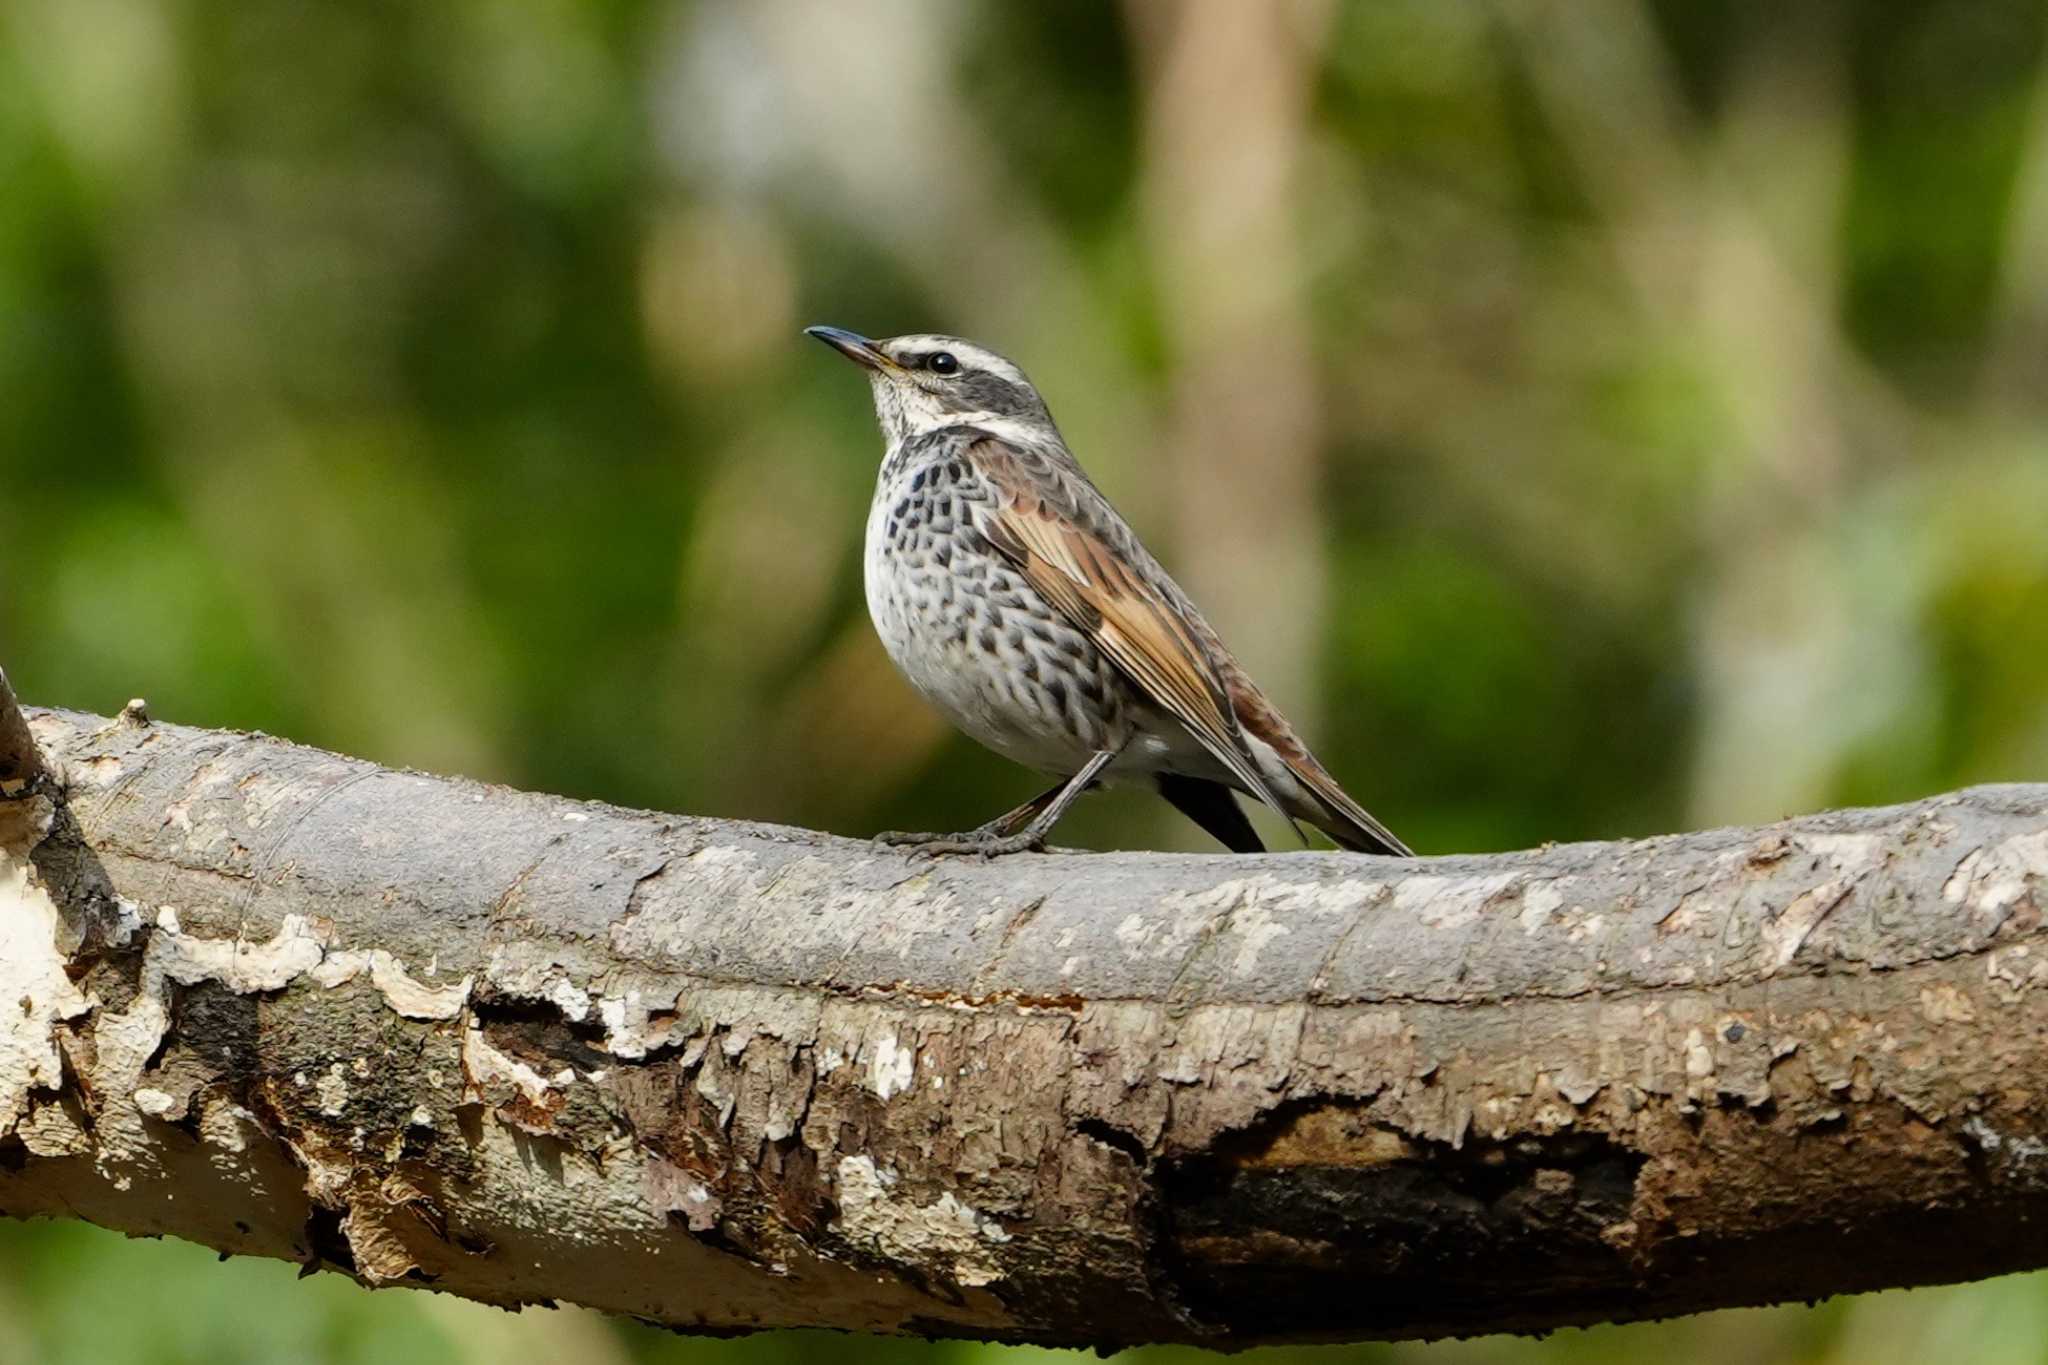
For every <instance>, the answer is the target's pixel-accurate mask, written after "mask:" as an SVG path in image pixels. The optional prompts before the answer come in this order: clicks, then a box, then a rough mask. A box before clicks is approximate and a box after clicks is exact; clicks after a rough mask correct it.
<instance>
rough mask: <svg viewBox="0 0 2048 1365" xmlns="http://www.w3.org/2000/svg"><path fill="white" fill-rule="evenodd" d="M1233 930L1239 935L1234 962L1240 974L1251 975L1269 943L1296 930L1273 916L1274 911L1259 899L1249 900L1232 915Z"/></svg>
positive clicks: (1231, 926)
mask: <svg viewBox="0 0 2048 1365" xmlns="http://www.w3.org/2000/svg"><path fill="white" fill-rule="evenodd" d="M1230 928H1231V932H1232V933H1233V934H1235V935H1236V936H1237V937H1238V940H1239V942H1238V945H1237V958H1236V961H1235V962H1234V963H1232V967H1233V969H1234V970H1235V971H1236V973H1237V974H1238V975H1239V976H1249V975H1250V974H1251V973H1252V972H1253V971H1255V970H1257V968H1258V965H1259V954H1260V953H1261V952H1263V951H1264V950H1265V947H1266V945H1267V944H1268V943H1271V942H1272V941H1273V940H1274V939H1276V938H1279V937H1280V936H1281V935H1283V934H1290V933H1292V932H1294V931H1293V930H1292V929H1290V928H1288V926H1287V925H1285V924H1282V923H1281V922H1280V921H1279V920H1277V919H1275V918H1274V917H1273V912H1272V911H1270V910H1268V909H1267V908H1266V907H1265V905H1263V904H1262V903H1260V902H1258V901H1248V902H1246V903H1245V905H1244V907H1243V908H1242V909H1240V910H1239V911H1238V912H1237V913H1236V914H1234V915H1232V916H1231V917H1230Z"/></svg>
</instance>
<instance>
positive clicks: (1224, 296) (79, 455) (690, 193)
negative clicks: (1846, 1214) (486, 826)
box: [0, 0, 2048, 1362]
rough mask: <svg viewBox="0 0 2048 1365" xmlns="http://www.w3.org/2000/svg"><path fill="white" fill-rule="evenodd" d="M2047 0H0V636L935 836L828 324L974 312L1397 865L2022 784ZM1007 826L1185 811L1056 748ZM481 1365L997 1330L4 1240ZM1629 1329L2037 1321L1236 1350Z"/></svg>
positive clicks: (2032, 1325)
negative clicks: (881, 619)
mask: <svg viewBox="0 0 2048 1365" xmlns="http://www.w3.org/2000/svg"><path fill="white" fill-rule="evenodd" d="M2044 35H2048V10H2044V6H2043V5H2042V4H2040V3H2012V2H2010V0H1988V2H1987V3H1978V4H1953V5H1940V4H1928V3H1922V2H1921V0H1912V2H1911V3H1881V4H1880V3H1869V4H1860V5H1859V4H1848V3H1818V4H1810V5H1808V4H1802V5H1794V6H1787V5H1780V4H1767V3H1754V4H1728V3H1703V2H1699V0H1671V2H1670V3H1650V4H1637V3H1629V2H1628V0H1574V2H1573V3H1542V4H1539V3H1529V4H1510V3H1501V4H1470V5H1463V4H1443V3H1440V0H1389V2H1385V3H1379V2H1375V3H1362V4H1339V3H1296V4H1282V3H1274V4H1234V3H1230V2H1229V0H1211V2H1210V3H1194V4H1190V5H1186V6H1177V5H1167V4H1153V3H1145V2H1144V0H1131V3H1128V4H1124V5H1121V6H1113V5H1097V4H1086V3H1080V0H1066V2H1064V3H1033V4H1018V3H999V2H998V0H985V2H984V3H971V4H970V3H953V2H951V0H926V2H925V3H912V2H911V0H890V2H889V3H866V2H865V0H859V2H856V0H844V2H843V3H827V0H817V3H795V2H794V0H790V2H787V3H784V2H779V0H769V2H767V3H743V0H725V2H724V3H701V4H689V3H672V4H659V5H643V4H627V3H580V2H578V0H532V2H531V3H510V0H503V2H499V0H437V2H436V3H429V4H415V3H396V2H395V0H394V2H392V3H349V4H341V3H332V4H329V3H299V2H293V0H0V660H4V661H5V663H6V665H7V667H8V668H9V671H10V674H11V675H12V676H13V677H14V679H15V681H16V684H17V686H18V687H19V688H20V689H21V691H22V692H23V693H24V694H25V695H26V696H27V697H28V698H30V699H31V700H33V701H35V702H40V703H48V704H58V705H65V706H73V707H80V708H85V709H92V710H99V711H111V710H113V709H115V708H117V707H119V706H120V705H121V703H122V702H124V701H125V700H127V699H128V698H129V697H131V696H135V695H143V696H146V697H148V699H149V701H150V703H151V705H152V707H153V709H154V710H155V711H156V713H157V714H159V715H161V716H163V717H166V718H169V719H174V720H178V721H183V722H190V723H196V724H206V725H227V726H239V727H247V728H261V729H265V730H269V731H273V732H276V733H279V734H283V735H288V736H290V737H292V738H295V739H300V740H303V741H306V742H309V743H313V744H319V745H325V746H328V747H332V748H337V749H341V750H345V751H348V752H351V753H355V754H360V755H364V756H367V757H371V758H375V759H378V760H381V761H384V762H387V763H392V764H407V765H411V766H415V767H420V768H425V769H432V770H440V771H449V772H460V773H465V774H469V775H472V776H477V777H483V778H488V779H492V780H498V781H504V782H509V783H514V784H518V785H521V786H528V787H538V788H544V789H547V790H552V791H557V792H564V793H568V794H573V795H579V796H591V797H603V798H606V799H609V800H613V801H617V802H621V803H625V804H629V805H644V806H654V807H661V808H667V809H674V810H686V811H693V812H701V813H706V814H713V815H726V816H744V817H754V818H762V819H771V820H776V821H782V822H788V823H794V824H803V825H811V826H821V827H824V828H828V829H833V830H838V831H842V832H846V833H862V832H867V831H871V830H873V829H875V828H878V827H883V826H895V827H913V828H933V827H959V826H962V825H967V824H973V823H977V822H978V821H980V820H981V819H983V818H985V817H986V816H988V815H990V814H993V813H994V812H995V811H997V810H1000V809H1003V808H1005V807H1007V806H1008V805H1010V804H1012V803H1013V802H1014V801H1016V800H1019V799H1021V798H1022V797H1023V796H1025V795H1028V794H1029V793H1030V792H1031V791H1033V790H1034V789H1035V786H1034V782H1033V779H1032V778H1031V777H1030V775H1028V774H1024V773H1022V772H1019V771H1017V770H1015V769H1012V768H1010V767H1008V766H1006V765H1005V764H1004V763H1002V762H1001V761H1000V760H998V759H995V758H993V757H991V756H989V755H986V754H983V753H981V752H980V751H978V750H976V749H975V748H974V747H973V746H972V745H971V744H969V743H967V742H966V741H964V740H961V739H959V738H957V737H954V736H952V735H951V734H950V733H949V732H948V731H947V730H946V729H945V728H944V727H943V725H941V724H940V723H939V722H938V721H937V720H935V719H934V718H933V717H932V716H931V715H930V714H929V713H928V712H927V711H926V710H925V709H924V708H923V707H922V706H921V705H919V704H918V703H917V702H916V701H915V699H914V698H913V697H912V696H911V695H910V694H909V692H908V691H907V689H906V688H905V687H904V686H903V685H902V684H901V683H900V681H898V680H897V678H896V677H895V675H894V674H893V672H892V671H891V670H890V668H889V666H888V664H887V662H886V660H885V659H884V658H883V656H882V655H881V653H880V651H879V649H878V647H877V646H876V644H875V642H874V640H873V638H872V634H871V632H870V630H869V628H868V625H867V622H866V619H865V614H864V612H863V610H862V608H861V595H860V588H859V545H858V542H859V537H860V531H861V527H862V524H863V521H864V518H865V508H866V500H867V496H868V492H869V488H870V485H871V482H872V478H873V469H874V464H875V461H876V458H877V455H878V453H879V452H878V442H877V439H876V436H875V434H874V430H873V427H872V421H871V417H870V414H869V411H868V406H867V401H866V396H865V393H864V391H863V386H862V385H861V384H860V383H859V381H858V379H857V377H856V376H855V375H854V374H853V373H851V372H850V371H849V370H848V368H847V367H846V366H845V365H844V364H843V362H840V361H838V360H836V359H834V358H833V357H832V356H831V355H829V354H828V353H827V352H825V351H823V350H822V349H820V348H818V347H817V346H816V345H815V344H814V343H810V342H807V341H805V340H803V339H802V338H801V336H800V335H799V329H800V328H801V327H802V326H803V325H805V324H807V323H812V322H830V323H836V324H839V325H843V326H848V327H853V328H856V329H859V330H863V331H870V332H875V333H888V332H896V331H912V330H926V329H932V330H944V331H952V332H959V333H962V334H965V335H969V336H973V337H975V338H976V339H978V340H982V341H984V342H986V343H988V344H990V345H993V346H995V347H996V348H997V349H999V350H1003V351H1005V352H1007V353H1008V354H1011V355H1013V356H1014V357H1016V358H1017V359H1018V360H1019V361H1020V363H1022V364H1023V365H1024V366H1025V367H1026V368H1027V369H1029V370H1030V371H1031V372H1032V374H1033V375H1034V377H1035V378H1036V379H1037V380H1038V381H1039V383H1040V386H1041V387H1042V388H1043V389H1044V390H1045V392H1046V394H1047V396H1048V398H1049V399H1050V401H1051V403H1052V406H1053V409H1054V411H1055V412H1056V413H1057V414H1058V415H1059V417H1060V420H1061V422H1062V425H1063V426H1064V428H1065V430H1066V433H1067V435H1068V437H1069V438H1070V440H1071V441H1072V442H1073V444H1074V446H1075V447H1076V449H1077V450H1078V452H1079V453H1080V455H1081V457H1082V459H1083V460H1084V462H1086V463H1087V464H1088V465H1089V467H1090V468H1091V470H1092V471H1093V472H1094V474H1095V475H1096V477H1097V479H1098V481H1099V482H1100V483H1101V484H1102V485H1103V487H1104V488H1105V489H1106V490H1107V491H1108V492H1109V494H1110V495H1111V497H1112V498H1113V499H1115V500H1116V501H1117V503H1118V504H1119V505H1120V506H1121V507H1122V508H1123V509H1124V510H1125V512H1126V513H1127V514H1128V515H1129V516H1130V517H1131V518H1132V520H1133V521H1134V522H1135V523H1136V524H1137V525H1138V526H1139V528H1140V529H1141V531H1142V532H1143V533H1144V534H1145V535H1146V537H1147V539H1148V540H1149V542H1150V543H1151V544H1152V545H1153V547H1154V548H1155V549H1156V550H1157V551H1158V552H1159V553H1160V555H1161V556H1162V558H1164V559H1165V560H1166V561H1167V562H1168V563H1169V564H1170V565H1171V566H1173V568H1174V569H1175V571H1176V573H1177V574H1178V575H1179V576H1180V577H1181V579H1182V581H1183V582H1184V583H1185V584H1186V585H1187V586H1188V587H1189V588H1190V590H1191V591H1192V592H1193V593H1194V595H1195V597H1196V599H1197V600H1198V601H1200V602H1202V603H1203V605H1204V607H1205V609H1207V610H1208V612H1209V614H1210V616H1211V617H1212V618H1213V619H1214V620H1215V622H1216V624H1217V625H1218V627H1219V628H1220V629H1221V630H1222V633H1223V634H1224V636H1225V637H1226V638H1227V639H1229V640H1231V641H1232V642H1233V644H1234V646H1235V647H1236V649H1237V651H1238V652H1239V653H1240V654H1241V655H1242V656H1243V657H1244V658H1245V660H1246V662H1247V664H1248V665H1249V666H1250V668H1251V669H1252V671H1253V672H1254V673H1255V674H1256V675H1257V676H1259V677H1260V678H1261V680H1262V681H1263V682H1264V683H1265V684H1266V685H1267V687H1268V689H1269V690H1270V691H1271V692H1272V693H1273V694H1274V695H1275V697H1276V699H1277V700H1279V702H1280V703H1281V704H1282V706H1283V707H1284V708H1285V709H1286V710H1288V711H1289V713H1290V714H1291V715H1292V716H1293V718H1294V719H1295V720H1296V722H1297V723H1298V725H1299V726H1300V727H1301V728H1302V729H1303V730H1304V731H1305V732H1306V733H1308V734H1309V735H1310V736H1311V737H1312V738H1313V739H1314V741H1315V743H1316V745H1317V748H1318V749H1319V751H1320V752H1321V754H1322V756H1323V758H1324V760H1325V761H1326V762H1327V763H1328V765H1329V766H1330V767H1331V768H1332V769H1333V770H1334V771H1335V772H1336V773H1337V774H1339V776H1340V777H1341V778H1342V779H1343V780H1344V781H1345V782H1346V784H1347V785H1348V786H1349V787H1350V788H1351V789H1352V790H1353V791H1354V793H1355V794H1357V795H1358V796H1359V797H1360V798H1361V799H1362V800H1364V801H1365V802H1366V803H1367V804H1368V805H1370V806H1371V807H1372V808H1373V809H1374V810H1375V811H1376V812H1377V813H1378V814H1380V815H1381V816H1383V817H1384V818H1385V819H1386V820H1387V821H1388V822H1389V823H1390V824H1391V825H1392V826H1393V827H1394V828H1395V829H1396V830H1397V831H1398V832H1400V833H1401V834H1402V835H1403V836H1404V837H1406V838H1407V839H1408V840H1409V841H1410V842H1412V843H1413V844H1415V845H1416V846H1417V847H1418V848H1419V849H1421V850H1423V851H1424V852H1445V851H1452V850H1468V849H1499V848H1513V847H1518V846H1524V845H1528V844H1532V843H1535V842H1540V841H1542V840H1546V839H1556V840H1569V839H1583V838H1601V837H1611V836H1625V835H1633V834H1647V833H1651V832H1657V831H1664V830H1670V829H1677V828H1686V827H1692V826H1698V825H1702V824H1709V823H1717V822H1731V821H1753V820H1768V819H1772V818H1775V817H1777V816H1779V815H1782V814H1786V813H1791V812H1797V811H1803V810H1809V809H1813V808H1816V807H1819V806H1823V805H1829V804H1840V803H1869V802H1884V801H1893V800H1904V799H1908V798H1912V797H1917V796H1921V795H1925V794H1928V793H1931V792H1936V791H1940V790H1944V789H1948V788H1952V787H1956V786H1959V785H1963V784H1966V783H1971V782H1980V781H1992V780H2010V779H2040V778H2042V777H2043V776H2044V775H2048V687H2044V685H2043V680H2042V678H2043V661H2044V659H2048V64H2044V53H2048V44H2044ZM1268 828H1269V829H1270V828H1271V826H1268ZM1061 839H1062V841H1063V842H1071V843H1078V844H1086V845H1090V846H1097V847H1129V846H1145V847H1185V848H1200V847H1202V846H1203V840H1202V838H1201V836H1200V835H1199V834H1197V833H1194V832H1193V831H1191V830H1189V829H1186V828H1184V827H1182V826H1181V825H1179V824H1177V823H1176V817H1173V816H1172V815H1171V813H1170V812H1166V811H1164V810H1163V809H1159V808H1156V803H1153V802H1149V801H1148V800H1147V799H1145V798H1142V797H1139V796H1133V795H1118V794H1112V795H1109V796H1103V797H1096V798H1091V799H1090V800H1089V801H1087V802H1084V803H1083V804H1082V806H1081V808H1080V809H1079V810H1078V811H1077V812H1076V814H1075V815H1074V816H1073V817H1072V818H1071V819H1070V821H1069V822H1068V823H1067V824H1066V825H1064V826H1063V827H1062V829H1061ZM511 1350H516V1351H520V1352H523V1353H528V1354H531V1355H533V1356H534V1357H536V1358H578V1359H585V1360H590V1361H607V1360H628V1359H632V1360H667V1359H676V1360H681V1359H684V1358H690V1359H702V1360H706V1361H717V1360H742V1359H744V1360H769V1359H799V1358H804V1357H807V1356H811V1355H815V1354H820V1353H823V1352H825V1351H828V1350H829V1351H831V1352H833V1353H841V1354H845V1355H848V1356H857V1357H858V1358H861V1359H875V1360H884V1359H886V1360H895V1359H911V1358H922V1359H939V1358H944V1359H947V1360H960V1361H968V1360H976V1361H980V1360H990V1361H993V1360H995V1359H996V1358H998V1357H999V1356H1002V1355H1003V1354H1004V1353H1003V1352H1001V1351H999V1350H997V1349H995V1348H984V1347H978V1346H971V1345H958V1346H937V1347H924V1346H919V1345H915V1344H905V1343H891V1342H866V1341H858V1340H853V1339H846V1338H831V1337H805V1336H790V1337H764V1338H759V1339H755V1340H751V1341H741V1342H724V1343H721V1342H693V1341H688V1340H684V1339H681V1338H671V1337H667V1336H663V1335H661V1334H657V1333H654V1332H650V1331H647V1330H645V1329H641V1328H636V1327H631V1326H627V1325H622V1324H613V1323H610V1322H609V1321H607V1320H605V1319H602V1318H599V1317H596V1316H594V1315H591V1314H587V1313H576V1312H563V1313H556V1314H545V1313H527V1314H524V1315H521V1316H518V1317H513V1316H509V1315H505V1314H500V1313H497V1312H495V1311H494V1310H489V1309H482V1308H477V1307H474V1306H471V1305H467V1304H462V1303H458V1302H455V1301H452V1300H447V1299H443V1298H440V1297H438V1296H432V1295H422V1294H408V1293H398V1292H391V1293H380V1294H374V1295H372V1294H367V1293H364V1292H362V1291H360V1290H357V1289H356V1288H354V1287H353V1286H352V1285H351V1284H349V1283H348V1282H346V1281H343V1280H341V1279H339V1278H337V1277H334V1276H318V1277H315V1278H313V1279H310V1280H306V1281H302V1282H295V1281H294V1280H293V1279H292V1272H291V1269H290V1268H289V1267H284V1266H277V1265H267V1264H255V1263H230V1264H227V1265H216V1264H214V1263H213V1260H212V1258H211V1257H210V1256H209V1255H208V1254H207V1253H205V1252H203V1251H201V1250H199V1249H196V1248H192V1247H185V1246H174V1245H168V1244H150V1243H130V1242H126V1241H124V1240H122V1239H120V1238H118V1237H116V1236H113V1235H111V1234H107V1233H102V1232H97V1231H95V1230H92V1229H87V1228H82V1227H64V1226H45V1225H36V1226H21V1225H9V1226H5V1227H4V1228H0V1361H9V1362H11V1361H17V1360H18V1361H30V1360H52V1361H72V1360H77V1361H87V1360H92V1361H107V1360H112V1361H127V1360H134V1361H165V1362H169V1361H182V1360H194V1361H197V1360H207V1361H216V1360H239V1359H248V1360H277V1359H334V1360H348V1359H357V1358H362V1359H372V1358H374V1359H378V1360H394V1361H395V1360H411V1359H420V1360H437V1361H445V1360H451V1359H460V1358H472V1357H473V1358H477V1359H482V1358H484V1357H485V1356H486V1355H487V1354H489V1353H494V1352H504V1351H511ZM1650 1352H1655V1353H1657V1354H1660V1355H1662V1356H1664V1357H1665V1358H1668V1359H1676V1360H1684V1359H1695V1358H1696V1359H1716V1360H1718V1359H1728V1358H1735V1359H1745V1360H1759V1361H1771V1360H1782V1361H1816V1362H1819V1361H1843V1362H1848V1361H1856V1362H1863V1361H1889V1360H1899V1361H1906V1360H1921V1359H1927V1358H1929V1357H1933V1356H1940V1357H1945V1358H1948V1359H1951V1360H1985V1361H2000V1362H2003V1361H2030V1360H2048V1284H2044V1282H2043V1281H2041V1280H2039V1279H2036V1278H2031V1277H2027V1278H2016V1279H2012V1280H2007V1281H2001V1282H1997V1283H1993V1284H1986V1285H1980V1286H1974V1287H1968V1288H1963V1289H1955V1290H1938V1291H1924V1292H1920V1293H1913V1294H1894V1295H1882V1296H1874V1297H1868V1298H1863V1299H1857V1300H1853V1301H1841V1302H1835V1303H1831V1304H1828V1305H1824V1306H1822V1307H1820V1308H1817V1309H1812V1310H1807V1309H1799V1308H1793V1309H1780V1310H1768V1311H1762V1312H1753V1313H1733V1314H1720V1315H1713V1316H1709V1317H1704V1318H1699V1319H1694V1320H1690V1321H1686V1322H1681V1323H1674V1324H1668V1325H1663V1326H1645V1327H1636V1328H1627V1329H1607V1330H1602V1331H1597V1332H1592V1333H1577V1332H1568V1333H1563V1334H1560V1335H1558V1336H1556V1337H1554V1338H1551V1339H1549V1340H1547V1341H1544V1342H1523V1341H1509V1340H1499V1341H1486V1342H1480V1343H1471V1344H1466V1345H1462V1346H1460V1345H1447V1346H1439V1347H1424V1346H1401V1347H1357V1348H1331V1349H1330V1350H1328V1351H1327V1352H1319V1353H1318V1352H1305V1353H1302V1358H1304V1359H1308V1358H1313V1359H1318V1360H1332V1361H1334V1360H1338V1359H1359V1360H1404V1361H1405V1360H1411V1359H1413V1360H1421V1359H1427V1360H1430V1361H1440V1360H1481V1361H1520V1360H1524V1359H1528V1360H1552V1361H1567V1362H1578V1361H1602V1360H1623V1359H1635V1358H1640V1357H1641V1356H1642V1355H1643V1354H1646V1353H1650ZM1162 1358H1163V1357H1162Z"/></svg>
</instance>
